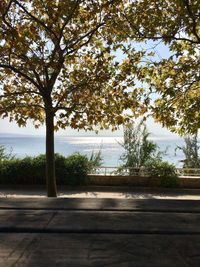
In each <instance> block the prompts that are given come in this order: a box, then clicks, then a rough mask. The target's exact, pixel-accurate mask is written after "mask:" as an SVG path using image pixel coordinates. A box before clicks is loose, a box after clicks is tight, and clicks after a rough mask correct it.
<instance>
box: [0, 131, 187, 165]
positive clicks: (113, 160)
mask: <svg viewBox="0 0 200 267" xmlns="http://www.w3.org/2000/svg"><path fill="white" fill-rule="evenodd" d="M152 140H153V141H154V142H155V143H156V144H157V145H158V147H159V150H160V151H162V152H163V159H164V160H167V161H168V162H170V163H173V164H174V165H176V166H177V167H182V162H181V160H183V159H184V155H183V152H182V150H180V149H176V148H177V147H180V146H183V145H184V141H183V139H181V138H171V137H170V138H168V137H153V138H152ZM122 142H123V137H119V136H116V137H113V136H105V137H102V136H92V137H90V136H56V137H55V152H56V153H60V154H62V155H64V156H68V155H71V154H73V153H76V152H79V153H81V154H83V155H87V156H88V157H90V156H91V154H92V153H98V151H99V150H100V151H101V154H102V157H103V166H108V167H109V166H110V167H117V166H120V165H121V164H122V162H121V160H120V156H121V155H122V154H123V152H124V150H123V147H122V146H121V145H120V144H121V143H122ZM0 145H2V146H4V147H5V149H6V151H7V152H8V153H10V152H11V153H12V154H13V155H15V156H16V157H18V158H23V157H25V156H37V155H39V154H44V153H45V137H44V136H23V135H0Z"/></svg>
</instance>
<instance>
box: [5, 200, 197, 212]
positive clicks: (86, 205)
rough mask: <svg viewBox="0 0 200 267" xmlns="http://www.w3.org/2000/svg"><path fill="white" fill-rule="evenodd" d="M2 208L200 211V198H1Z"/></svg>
mask: <svg viewBox="0 0 200 267" xmlns="http://www.w3.org/2000/svg"><path fill="white" fill-rule="evenodd" d="M0 209H1V210H2V209H18V210H19V209H22V210H24V209H29V210H108V211H109V210H111V211H114V210H118V211H119V210H122V211H156V212H157V211H161V212H190V213H192V212H194V213H195V212H197V213H199V212H200V200H172V199H170V200H169V199H167V200H166V199H159V200H158V199H115V198H113V199H111V198H0Z"/></svg>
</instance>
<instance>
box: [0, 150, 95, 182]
mask: <svg viewBox="0 0 200 267" xmlns="http://www.w3.org/2000/svg"><path fill="white" fill-rule="evenodd" d="M45 161H46V160H45V155H39V156H37V157H25V158H23V159H11V160H2V161H0V184H24V185H25V184H26V185H31V184H45V183H46V180H45ZM90 166H91V163H90V162H89V160H88V158H87V157H86V156H84V155H80V154H79V153H76V154H73V155H71V156H69V157H64V156H62V155H59V154H55V169H56V180H57V184H65V185H81V184H85V183H86V182H87V173H88V171H89V169H90Z"/></svg>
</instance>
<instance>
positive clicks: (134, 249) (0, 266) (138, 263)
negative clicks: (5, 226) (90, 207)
mask: <svg viewBox="0 0 200 267" xmlns="http://www.w3.org/2000/svg"><path fill="white" fill-rule="evenodd" d="M199 263H200V237H199V236H192V237H191V236H190V235H185V236H178V235H173V236H163V235H143V234H141V235H120V236H117V235H112V234H106V235H105V234H103V235H97V234H83V235H80V234H62V235H59V234H51V235H49V234H20V235H19V234H0V267H13V266H18V267H24V266H26V267H46V266H48V267H55V266H60V267H64V266H70V267H71V266H77V267H79V266H115V267H118V266H119V267H121V266H122V267H129V266H130V267H133V266H134V267H147V266H148V267H199Z"/></svg>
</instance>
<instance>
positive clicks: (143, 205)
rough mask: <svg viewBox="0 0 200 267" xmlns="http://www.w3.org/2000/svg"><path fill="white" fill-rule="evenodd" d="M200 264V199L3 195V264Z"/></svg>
mask: <svg viewBox="0 0 200 267" xmlns="http://www.w3.org/2000/svg"><path fill="white" fill-rule="evenodd" d="M11 266H12V267H14V266H19V267H24V266H26V267H40V266H41V267H45V266H48V267H49V266H50V267H51V266H52V267H53V266H70V267H71V266H122V267H123V266H127V267H129V266H134V267H146V266H148V267H149V266H150V267H179V266H180V267H184V266H185V267H186V266H191V267H199V266H200V201H198V200H156V199H151V200H150V199H144V200H141V199H140V200H137V199H128V200H126V199H96V198H95V199H94V198H93V199H92V198H90V199H85V198H83V199H81V198H78V199H70V198H68V199H65V198H60V199H53V198H52V199H45V198H42V199H41V198H40V199H31V198H27V199H25V198H23V199H20V198H17V199H14V198H1V199H0V267H11Z"/></svg>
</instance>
